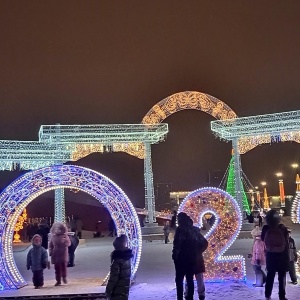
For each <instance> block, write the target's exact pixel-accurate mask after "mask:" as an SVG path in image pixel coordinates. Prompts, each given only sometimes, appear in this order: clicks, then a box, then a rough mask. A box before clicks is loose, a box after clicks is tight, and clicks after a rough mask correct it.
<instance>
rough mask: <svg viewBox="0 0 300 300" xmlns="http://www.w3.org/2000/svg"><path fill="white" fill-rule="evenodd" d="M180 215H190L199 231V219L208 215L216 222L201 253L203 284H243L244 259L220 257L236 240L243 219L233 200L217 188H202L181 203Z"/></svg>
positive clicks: (200, 220) (236, 256) (207, 235)
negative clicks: (213, 217)
mask: <svg viewBox="0 0 300 300" xmlns="http://www.w3.org/2000/svg"><path fill="white" fill-rule="evenodd" d="M179 212H185V213H186V214H187V215H189V216H190V217H191V218H192V220H193V222H194V226H197V227H200V228H201V227H202V226H203V224H202V222H203V221H202V217H203V216H204V215H205V214H207V213H209V214H213V215H214V216H215V217H216V221H215V223H214V224H213V226H212V227H211V228H210V230H209V231H208V233H207V234H206V235H205V237H206V239H207V240H208V248H207V250H206V251H205V252H204V261H205V265H206V273H205V275H204V276H205V280H206V281H210V282H219V281H225V280H241V281H243V280H246V268H245V259H244V258H243V257H242V256H241V255H234V256H223V254H224V253H225V252H226V250H227V249H228V248H229V247H230V246H231V245H232V243H233V242H234V241H235V240H236V238H237V236H238V234H239V232H240V229H241V226H242V215H241V210H240V207H239V205H238V204H237V202H236V200H235V199H234V198H233V197H232V196H231V195H229V194H228V193H226V192H225V191H223V190H221V189H218V188H210V187H207V188H202V189H198V190H195V191H193V192H191V193H190V194H189V195H188V196H187V197H186V198H185V199H184V200H183V202H182V203H181V205H180V207H179Z"/></svg>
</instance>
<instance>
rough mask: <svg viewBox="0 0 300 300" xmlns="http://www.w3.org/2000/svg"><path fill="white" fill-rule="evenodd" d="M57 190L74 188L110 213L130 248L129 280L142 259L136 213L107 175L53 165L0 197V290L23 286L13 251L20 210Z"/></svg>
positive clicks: (24, 178) (28, 176)
mask: <svg viewBox="0 0 300 300" xmlns="http://www.w3.org/2000/svg"><path fill="white" fill-rule="evenodd" d="M57 188H76V189H78V190H81V191H83V192H86V193H88V194H90V195H91V196H93V197H94V198H96V199H97V200H98V201H99V202H101V203H102V204H103V205H104V206H105V207H106V209H107V210H108V211H109V213H110V214H111V216H112V218H113V219H114V222H115V224H116V228H117V233H118V235H120V234H125V235H126V236H127V238H128V246H129V248H131V249H132V252H133V259H132V277H134V275H135V273H136V271H137V268H138V265H139V261H140V256H141V248H142V239H141V229H140V224H139V219H138V216H137V214H136V211H135V209H134V207H133V205H132V203H131V202H130V200H129V198H128V197H127V195H126V194H125V193H124V192H123V190H122V189H121V188H120V187H119V186H118V185H116V184H115V183H114V182H113V181H112V180H110V179H109V178H107V177H106V176H104V175H102V174H100V173H98V172H95V171H93V170H90V169H87V168H84V167H79V166H73V165H56V166H51V167H46V168H42V169H38V170H35V171H32V172H28V173H26V174H25V175H23V176H21V177H19V178H18V179H17V180H15V181H14V182H13V183H11V184H10V185H9V186H7V188H6V189H5V190H3V191H2V193H1V194H0V289H1V287H2V289H5V290H9V289H16V288H20V287H23V286H24V285H26V284H27V283H26V281H25V280H24V279H23V277H22V275H21V274H20V272H19V270H18V268H17V266H16V264H15V261H14V258H13V251H12V237H13V233H14V227H15V224H16V222H17V219H18V217H19V215H20V214H21V213H22V211H23V209H24V208H25V207H26V206H27V205H28V204H29V203H30V202H31V201H33V200H34V199H35V198H36V197H37V196H39V195H40V194H42V193H44V192H46V191H49V190H53V189H57Z"/></svg>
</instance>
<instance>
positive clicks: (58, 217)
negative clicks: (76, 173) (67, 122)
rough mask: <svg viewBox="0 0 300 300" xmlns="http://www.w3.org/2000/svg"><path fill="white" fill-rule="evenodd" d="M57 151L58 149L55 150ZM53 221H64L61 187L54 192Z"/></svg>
mask: <svg viewBox="0 0 300 300" xmlns="http://www.w3.org/2000/svg"><path fill="white" fill-rule="evenodd" d="M56 133H57V140H56V142H57V143H59V142H60V138H59V134H60V124H59V123H57V124H56ZM57 151H58V150H57ZM54 222H62V223H65V222H66V207H65V191H64V189H63V188H58V189H56V190H55V193H54Z"/></svg>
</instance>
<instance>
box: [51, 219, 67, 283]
mask: <svg viewBox="0 0 300 300" xmlns="http://www.w3.org/2000/svg"><path fill="white" fill-rule="evenodd" d="M67 231H68V230H67V227H66V226H65V224H63V223H60V222H56V223H54V224H53V225H52V227H51V230H50V233H51V239H50V242H49V255H50V256H51V263H52V264H54V269H55V278H56V283H55V286H58V285H61V280H62V281H63V283H67V263H68V247H69V246H70V245H71V241H70V238H69V236H68V234H67Z"/></svg>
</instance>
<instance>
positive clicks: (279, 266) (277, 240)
mask: <svg viewBox="0 0 300 300" xmlns="http://www.w3.org/2000/svg"><path fill="white" fill-rule="evenodd" d="M265 219H266V223H267V224H266V225H264V226H263V228H262V233H261V239H262V240H263V241H264V243H265V249H266V266H267V280H266V285H265V297H266V300H269V299H271V294H272V289H273V284H274V278H275V274H276V272H277V273H278V282H279V300H286V298H285V286H286V272H288V271H289V251H288V232H287V228H286V227H285V226H284V225H283V224H280V216H279V214H278V212H277V211H276V210H274V209H271V210H269V211H268V212H267V214H266V218H265Z"/></svg>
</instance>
